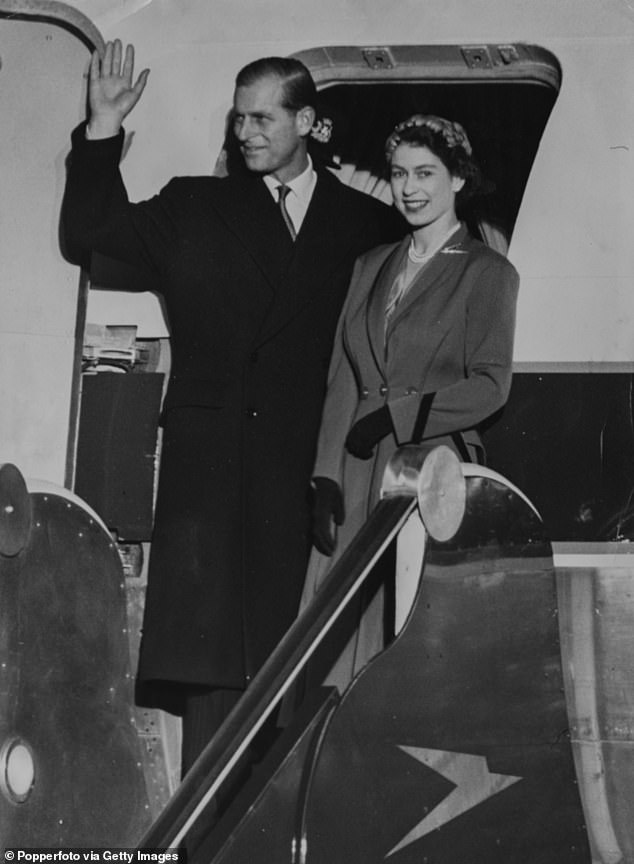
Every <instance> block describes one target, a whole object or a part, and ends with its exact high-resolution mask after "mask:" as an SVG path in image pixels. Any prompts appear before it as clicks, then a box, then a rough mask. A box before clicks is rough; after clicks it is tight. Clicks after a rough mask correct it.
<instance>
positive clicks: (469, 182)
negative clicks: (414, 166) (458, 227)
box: [385, 114, 482, 200]
mask: <svg viewBox="0 0 634 864" xmlns="http://www.w3.org/2000/svg"><path fill="white" fill-rule="evenodd" d="M401 144H406V145H407V146H409V147H427V149H428V150H430V151H431V152H432V153H433V154H434V155H435V156H437V157H438V159H440V161H441V162H442V163H443V165H444V166H445V168H446V169H447V171H449V173H450V174H451V175H452V177H462V179H463V180H464V181H465V184H464V186H463V188H462V190H461V191H460V193H459V195H460V198H461V199H462V200H465V199H466V198H468V197H470V196H471V195H473V194H474V193H475V192H477V191H479V190H480V188H481V186H482V176H481V174H480V169H479V167H478V165H477V163H476V162H475V160H474V158H473V155H472V149H471V143H470V141H469V139H468V138H467V133H466V132H465V130H464V129H463V127H462V126H461V125H460V123H455V122H454V121H453V120H446V119H445V118H444V117H437V116H436V115H434V114H414V115H413V116H412V117H409V118H408V119H407V120H404V121H403V122H402V123H399V124H398V126H396V127H395V128H394V131H393V132H392V134H391V135H390V136H389V138H388V139H387V141H386V142H385V157H386V159H387V162H388V165H389V164H391V161H392V155H393V154H394V151H395V150H396V148H397V147H398V146H399V145H401Z"/></svg>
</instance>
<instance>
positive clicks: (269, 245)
mask: <svg viewBox="0 0 634 864" xmlns="http://www.w3.org/2000/svg"><path fill="white" fill-rule="evenodd" d="M211 206H212V207H213V208H214V210H215V211H216V212H217V215H218V216H220V218H221V219H222V220H223V221H224V222H225V223H226V225H227V226H228V227H229V228H230V229H231V231H233V232H234V234H235V235H236V236H237V237H238V239H239V240H240V242H241V243H242V244H243V246H244V247H245V250H246V251H247V253H248V254H249V255H250V256H251V257H252V258H253V260H254V261H255V263H256V264H257V265H258V267H259V268H260V270H261V271H262V274H263V275H264V277H265V279H266V281H267V282H268V283H269V285H270V287H271V289H272V291H273V292H276V291H277V288H278V286H279V284H280V283H281V281H282V280H283V278H284V274H285V272H286V271H287V270H288V266H289V263H290V261H291V259H292V256H293V254H294V245H295V244H294V243H293V241H292V239H291V237H290V234H289V233H288V230H287V228H286V226H285V225H284V223H283V221H282V218H281V216H280V213H279V210H278V208H277V206H276V204H275V201H274V200H273V196H272V195H271V193H270V192H269V190H268V189H267V188H266V185H265V184H264V182H263V181H262V179H261V178H260V177H252V176H243V175H238V176H236V177H230V178H227V179H226V180H223V181H221V182H220V183H219V184H218V189H217V192H216V191H214V195H213V196H212V197H211Z"/></svg>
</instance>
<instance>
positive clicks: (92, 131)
mask: <svg viewBox="0 0 634 864" xmlns="http://www.w3.org/2000/svg"><path fill="white" fill-rule="evenodd" d="M120 129H121V121H120V120H117V119H114V118H106V117H91V118H90V120H89V121H88V123H87V124H86V138H87V139H88V140H89V141H97V140H99V139H100V138H114V137H115V136H116V135H118V134H119V130H120Z"/></svg>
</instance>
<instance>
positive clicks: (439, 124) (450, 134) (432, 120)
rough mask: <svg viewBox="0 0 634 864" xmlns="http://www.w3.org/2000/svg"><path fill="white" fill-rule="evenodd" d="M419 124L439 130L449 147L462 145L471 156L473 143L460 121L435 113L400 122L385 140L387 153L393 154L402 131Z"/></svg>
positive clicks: (387, 154) (434, 130)
mask: <svg viewBox="0 0 634 864" xmlns="http://www.w3.org/2000/svg"><path fill="white" fill-rule="evenodd" d="M419 126H425V127H426V128H427V129H431V131H432V132H437V133H438V134H439V135H442V137H443V139H444V141H445V144H446V145H447V147H449V148H450V149H452V150H453V148H454V147H462V149H463V150H464V151H465V153H466V154H467V156H471V152H472V150H471V144H470V143H469V139H468V138H467V133H466V132H465V131H464V129H463V128H462V126H461V125H460V123H454V122H453V121H452V120H445V118H444V117H436V116H435V115H434V114H414V115H412V116H411V117H408V119H407V120H404V121H403V122H402V123H399V124H398V126H396V127H395V128H394V131H393V132H392V134H391V135H390V137H389V138H388V139H387V141H386V142H385V155H386V156H391V155H392V153H393V152H394V151H395V150H396V148H397V147H398V145H399V144H400V143H401V136H402V133H403V132H405V131H406V130H408V129H415V128H417V127H419Z"/></svg>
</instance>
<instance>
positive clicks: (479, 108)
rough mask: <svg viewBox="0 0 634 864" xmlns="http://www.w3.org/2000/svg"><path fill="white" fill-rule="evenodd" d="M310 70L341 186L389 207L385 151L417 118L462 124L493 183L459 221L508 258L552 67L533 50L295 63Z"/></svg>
mask: <svg viewBox="0 0 634 864" xmlns="http://www.w3.org/2000/svg"><path fill="white" fill-rule="evenodd" d="M294 56H296V57H298V58H299V59H300V60H302V61H303V62H304V63H306V65H307V66H308V67H309V68H310V69H311V72H312V74H313V76H314V78H315V80H316V82H317V86H318V88H319V90H320V97H321V100H322V104H321V105H320V109H321V113H322V114H323V116H327V117H330V118H331V119H332V121H333V134H332V139H331V142H330V144H329V146H330V147H331V150H332V154H333V156H334V157H335V160H336V161H337V162H338V163H339V164H340V170H339V171H338V172H337V174H338V176H339V177H340V179H341V180H342V181H343V182H345V183H348V184H349V185H351V186H354V187H356V188H359V189H362V190H363V191H365V192H368V193H369V194H372V195H374V196H376V197H378V198H381V199H383V200H385V201H388V202H389V201H391V197H390V190H389V185H388V183H387V180H386V173H385V167H384V158H383V144H384V142H385V139H386V138H387V136H388V135H389V133H390V132H391V131H392V129H393V127H394V126H395V125H396V124H397V123H398V122H400V121H401V120H403V119H405V118H406V117H408V116H410V115H411V114H414V113H429V114H440V115H442V116H444V117H448V118H450V119H452V120H457V121H459V122H460V123H462V124H463V126H464V127H465V129H466V130H467V133H468V135H469V138H470V140H471V143H472V145H473V149H474V154H475V156H476V157H477V159H478V162H479V163H480V165H481V167H482V170H483V173H484V175H485V177H486V178H487V180H488V181H490V186H491V189H490V190H489V192H488V194H485V195H481V196H479V197H478V198H477V199H473V201H472V202H471V203H470V205H469V210H468V211H467V212H465V213H463V214H461V215H462V216H463V218H465V220H466V221H467V223H468V224H469V226H470V228H471V230H472V231H474V233H476V235H479V236H480V237H481V238H482V239H483V240H485V242H487V243H488V244H489V245H491V246H493V247H494V248H496V249H498V250H499V251H502V252H505V251H506V247H507V245H508V241H509V240H510V238H511V234H512V232H513V226H514V224H515V220H516V217H517V213H518V210H519V207H520V203H521V200H522V196H523V194H524V189H525V187H526V183H527V181H528V177H529V173H530V170H531V166H532V164H533V160H534V158H535V155H536V153H537V148H538V146H539V142H540V139H541V137H542V133H543V131H544V128H545V126H546V122H547V120H548V117H549V115H550V112H551V110H552V108H553V105H554V103H555V100H556V98H557V94H558V90H559V83H560V68H559V64H558V62H557V60H556V58H555V57H554V56H553V55H552V54H550V53H549V52H547V51H545V50H544V49H541V48H539V47H535V46H528V45H519V44H518V45H502V46H466V47H465V46H391V47H385V48H371V49H368V48H365V49H364V48H352V47H345V46H342V47H338V48H318V49H311V50H309V51H302V52H298V53H297V54H296V55H294Z"/></svg>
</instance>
